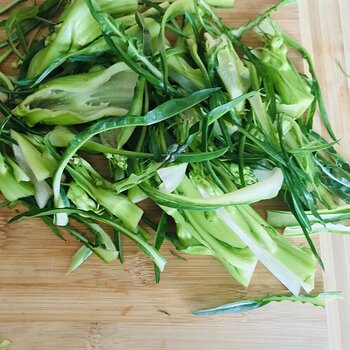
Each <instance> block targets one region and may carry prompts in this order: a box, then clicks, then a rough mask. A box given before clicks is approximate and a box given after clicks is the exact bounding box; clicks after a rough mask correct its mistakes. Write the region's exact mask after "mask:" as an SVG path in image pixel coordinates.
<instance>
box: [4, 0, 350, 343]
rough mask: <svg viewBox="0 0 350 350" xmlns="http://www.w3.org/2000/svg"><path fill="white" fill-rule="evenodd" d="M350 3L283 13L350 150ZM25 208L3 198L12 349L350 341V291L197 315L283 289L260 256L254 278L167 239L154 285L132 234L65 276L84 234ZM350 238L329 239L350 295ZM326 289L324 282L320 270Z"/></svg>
mask: <svg viewBox="0 0 350 350" xmlns="http://www.w3.org/2000/svg"><path fill="white" fill-rule="evenodd" d="M0 2H1V3H3V2H4V0H1V1H0ZM275 2H276V1H274V0H237V4H236V7H235V9H234V10H228V11H225V12H221V14H222V16H223V17H224V19H225V21H226V22H227V23H229V24H232V25H235V26H236V25H239V24H241V23H244V22H245V21H246V20H248V19H249V18H251V17H252V16H253V15H255V14H256V13H258V12H262V11H263V10H264V9H265V8H267V7H268V6H270V5H272V4H274V3H275ZM349 11H350V3H349V0H319V1H317V0H309V1H307V0H306V1H305V3H303V4H300V5H299V6H297V5H293V6H288V7H286V8H284V9H282V10H281V11H280V12H279V13H278V14H277V15H275V16H274V17H275V18H276V20H278V21H279V23H280V24H281V25H282V27H283V28H284V29H285V30H286V31H287V32H288V33H290V34H291V35H293V36H294V37H295V38H296V39H298V40H302V41H303V43H304V44H305V45H306V46H307V47H308V48H309V49H310V51H312V52H313V54H314V57H315V62H316V70H317V71H318V73H319V76H320V80H321V83H322V85H323V86H324V88H325V93H326V101H327V104H328V106H329V110H330V113H331V118H332V122H333V125H334V126H335V130H336V134H337V135H338V137H343V144H342V147H341V151H342V152H343V154H344V155H345V156H346V155H347V154H346V152H347V151H348V150H349V146H350V145H349V143H350V135H349V127H350V121H349V118H348V113H347V112H349V108H350V107H349V106H350V104H349V103H350V93H349V80H348V79H347V78H346V77H345V76H344V75H343V74H342V73H340V70H339V68H338V67H337V65H336V60H338V61H339V62H340V63H341V64H342V66H343V67H344V68H345V69H347V70H348V71H349V72H350V60H349V58H350V51H349V50H350V44H349V42H345V38H349V37H350V25H349V21H347V20H348V18H347V17H346V16H348V15H347V14H348V13H350V12H349ZM343 38H344V40H343ZM346 59H348V60H346ZM348 158H350V157H349V156H348ZM271 206H274V203H273V202H268V203H263V204H261V205H260V210H262V211H263V210H266V208H267V207H271ZM16 211H17V209H15V210H9V209H0V266H1V268H0V339H1V338H7V339H10V340H11V342H12V344H11V347H10V349H11V350H24V349H25V350H32V349H33V350H34V349H35V350H47V349H50V350H83V349H84V350H85V349H100V350H102V349H103V350H112V349H113V350H114V349H131V350H133V349H154V350H157V349H167V350H173V349H174V350H185V349H188V350H196V349H198V350H209V349H215V350H219V349H230V350H241V349H251V350H253V349H254V350H256V349H271V350H279V349H284V350H287V349H318V350H323V349H329V348H330V347H331V348H332V349H336V350H340V349H350V345H346V344H348V343H346V341H348V338H346V336H347V331H348V328H347V327H348V326H349V322H348V320H347V319H346V317H347V316H348V315H349V313H348V311H349V303H346V302H344V301H342V302H337V303H335V302H333V303H331V304H330V306H329V307H328V308H327V310H326V311H325V310H324V309H321V308H315V307H312V306H309V305H300V304H288V303H285V304H275V305H270V306H267V307H265V308H263V309H260V310H256V311H254V312H250V313H246V314H242V315H235V316H213V317H195V316H192V315H191V313H190V312H191V310H193V309H198V308H204V307H209V306H215V305H218V304H221V303H225V302H230V301H233V300H237V299H241V298H249V297H255V296H259V295H265V294H268V293H270V292H273V293H281V292H283V291H284V288H283V286H281V284H280V283H279V282H278V281H276V279H275V278H274V277H273V276H272V275H271V274H270V273H269V272H268V271H266V270H265V269H264V268H263V267H261V266H259V267H258V269H257V271H256V273H255V275H254V278H253V281H252V284H251V286H250V287H249V289H248V290H246V289H244V288H242V287H240V286H239V285H238V284H236V283H235V282H234V281H232V279H231V278H230V276H229V275H228V274H227V273H226V272H225V271H224V270H223V268H222V267H221V266H220V265H219V264H218V263H217V262H216V261H214V260H213V259H211V258H207V257H196V256H186V257H185V258H186V259H187V261H184V260H181V259H178V258H176V257H175V256H174V255H172V253H171V251H170V249H173V248H171V247H170V246H169V245H165V246H164V247H163V248H162V253H163V254H164V255H165V256H166V258H167V259H168V265H167V267H166V271H165V272H164V273H163V274H162V276H161V283H160V284H159V285H158V286H156V285H155V283H154V277H153V268H152V265H151V264H150V263H149V261H148V260H147V259H146V258H145V257H144V256H143V254H141V253H140V252H139V251H138V249H137V248H135V247H134V246H133V245H132V244H129V243H127V244H126V254H125V255H126V257H125V263H124V265H119V264H113V265H103V264H102V263H101V262H100V261H98V260H97V259H95V258H94V257H92V258H91V259H89V260H88V261H87V262H86V263H85V264H84V265H83V266H82V267H81V268H80V269H79V270H78V271H77V272H75V273H73V274H71V275H68V276H67V275H66V271H67V267H68V265H69V262H70V258H71V256H72V254H74V252H75V250H76V249H77V247H78V244H77V243H76V242H75V241H74V240H73V239H72V238H71V237H66V238H67V241H66V242H64V241H61V240H59V239H58V238H56V237H55V236H54V235H53V234H52V233H51V232H50V231H48V229H47V228H46V227H45V226H44V225H42V224H41V223H40V221H38V220H34V219H33V220H28V221H23V222H20V223H17V224H11V225H9V224H7V220H8V219H9V218H10V217H11V216H13V215H14V214H15V213H16ZM154 215H157V212H156V211H154ZM349 243H350V241H349V238H348V237H346V238H345V237H340V238H337V239H334V238H326V237H325V238H322V239H321V247H322V255H323V258H324V260H325V263H326V266H327V271H326V279H325V281H326V287H327V288H328V289H329V290H335V289H342V290H344V291H346V293H347V295H349V290H350V289H349V288H348V287H349V286H347V285H346V284H347V283H349V282H348V280H349V277H350V276H349V269H346V267H345V263H346V257H347V259H348V260H349V250H347V251H346V250H345V246H346V245H347V246H349ZM347 254H348V255H347ZM349 263H350V262H349V261H348V266H349ZM316 289H317V290H322V289H323V286H322V276H321V273H320V272H319V273H318V276H317V288H316ZM327 315H328V319H329V325H328V328H329V329H330V334H329V335H328V332H327ZM329 341H330V343H331V346H330V345H329Z"/></svg>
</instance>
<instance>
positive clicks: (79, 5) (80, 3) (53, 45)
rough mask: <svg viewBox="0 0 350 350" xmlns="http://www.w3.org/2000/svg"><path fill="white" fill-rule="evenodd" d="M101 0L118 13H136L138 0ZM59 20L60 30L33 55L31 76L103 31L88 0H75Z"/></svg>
mask: <svg viewBox="0 0 350 350" xmlns="http://www.w3.org/2000/svg"><path fill="white" fill-rule="evenodd" d="M98 3H99V5H100V6H101V9H102V10H103V11H105V12H106V13H109V14H111V15H113V16H116V17H120V16H122V15H127V14H129V13H134V12H135V11H136V9H137V1H136V0H120V1H118V2H113V1H110V0H99V1H98ZM59 23H60V24H59V25H57V26H56V30H55V31H54V32H53V33H52V34H50V35H49V36H48V37H47V38H46V41H45V44H46V47H45V48H44V49H42V50H40V51H39V52H38V53H37V54H36V55H35V56H34V57H33V58H32V60H31V62H30V65H29V68H28V72H27V78H28V79H32V78H35V77H36V76H38V75H39V74H40V73H42V72H43V71H44V70H45V69H46V68H47V67H48V66H49V65H50V64H51V63H52V62H53V61H54V60H55V59H57V57H62V56H65V55H67V54H68V53H71V52H75V51H78V50H80V49H81V48H83V47H84V46H86V45H88V44H90V43H91V42H92V41H94V40H95V39H96V38H98V37H99V36H101V34H102V33H101V29H100V27H99V25H98V23H96V21H95V20H94V19H93V17H92V16H91V14H90V11H89V8H88V6H87V5H86V4H85V1H84V0H73V1H72V2H71V3H70V4H69V5H68V6H67V7H66V9H65V11H63V13H62V15H61V16H60V18H59Z"/></svg>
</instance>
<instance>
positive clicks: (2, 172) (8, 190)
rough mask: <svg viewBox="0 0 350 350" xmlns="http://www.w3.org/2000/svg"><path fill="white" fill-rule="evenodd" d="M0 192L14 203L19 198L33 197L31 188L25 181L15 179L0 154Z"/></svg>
mask: <svg viewBox="0 0 350 350" xmlns="http://www.w3.org/2000/svg"><path fill="white" fill-rule="evenodd" d="M0 192H1V193H2V194H3V195H4V197H5V198H6V199H7V200H8V201H10V202H14V201H16V200H18V199H20V198H24V197H28V196H33V195H34V189H33V186H32V185H31V184H30V183H28V182H27V181H20V180H18V179H17V178H16V176H15V174H14V171H13V169H12V168H11V165H10V164H9V162H8V161H6V159H5V157H4V156H3V155H2V154H1V153H0Z"/></svg>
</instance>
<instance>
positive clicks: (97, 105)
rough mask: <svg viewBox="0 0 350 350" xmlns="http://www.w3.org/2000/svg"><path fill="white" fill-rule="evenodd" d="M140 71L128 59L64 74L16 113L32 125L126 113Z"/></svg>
mask: <svg viewBox="0 0 350 350" xmlns="http://www.w3.org/2000/svg"><path fill="white" fill-rule="evenodd" d="M136 82H137V75H136V74H135V73H133V72H132V71H131V70H130V69H129V68H128V67H127V66H126V65H125V64H124V63H116V64H114V65H113V66H111V67H109V68H107V69H102V70H99V71H97V72H91V73H83V74H77V75H71V76H67V77H60V78H56V79H53V80H51V81H50V82H48V83H46V84H44V85H42V86H41V87H40V89H39V90H38V91H36V92H35V93H33V94H32V95H29V96H28V97H26V98H25V99H24V101H23V102H22V103H21V104H19V105H18V106H17V107H16V108H15V109H14V110H13V111H12V113H13V114H14V115H16V116H18V117H22V118H25V121H26V123H28V125H30V126H33V125H35V124H37V123H44V124H48V125H72V124H81V123H87V122H90V121H93V120H96V119H100V118H103V117H107V116H111V115H114V116H123V115H126V114H127V113H128V110H129V109H130V107H131V102H132V97H133V93H134V88H135V85H136Z"/></svg>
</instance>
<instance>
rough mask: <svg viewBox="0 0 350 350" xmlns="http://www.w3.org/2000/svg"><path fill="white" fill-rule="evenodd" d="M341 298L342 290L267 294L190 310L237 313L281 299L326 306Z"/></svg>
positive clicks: (206, 313) (197, 312) (199, 313)
mask: <svg viewBox="0 0 350 350" xmlns="http://www.w3.org/2000/svg"><path fill="white" fill-rule="evenodd" d="M339 298H342V292H322V293H319V294H305V295H299V296H295V295H291V294H286V295H273V294H271V295H268V296H267V297H264V298H257V299H253V300H241V301H236V302H234V303H229V304H225V305H221V306H218V307H215V308H212V309H204V310H198V311H192V313H193V314H194V315H198V316H208V315H216V314H238V313H242V312H246V311H250V310H254V309H257V308H260V307H262V306H265V305H267V304H270V303H271V302H281V301H290V302H300V303H303V304H307V303H310V304H312V305H315V306H321V307H325V306H326V301H327V300H333V299H339Z"/></svg>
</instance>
